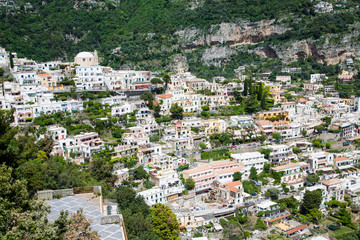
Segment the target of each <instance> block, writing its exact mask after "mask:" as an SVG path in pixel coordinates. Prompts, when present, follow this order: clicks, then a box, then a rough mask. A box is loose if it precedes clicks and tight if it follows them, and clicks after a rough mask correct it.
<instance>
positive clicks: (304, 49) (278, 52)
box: [254, 32, 360, 64]
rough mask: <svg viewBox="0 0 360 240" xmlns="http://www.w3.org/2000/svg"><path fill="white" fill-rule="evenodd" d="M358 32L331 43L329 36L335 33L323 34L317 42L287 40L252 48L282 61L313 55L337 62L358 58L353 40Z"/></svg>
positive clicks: (359, 52) (357, 49)
mask: <svg viewBox="0 0 360 240" xmlns="http://www.w3.org/2000/svg"><path fill="white" fill-rule="evenodd" d="M358 36H359V33H357V32H354V33H351V34H348V35H345V36H344V37H343V38H342V39H340V40H339V41H338V42H337V43H332V42H331V40H330V39H331V38H332V37H336V36H335V35H329V36H325V37H324V38H323V39H322V40H323V41H321V42H322V43H321V44H319V43H318V42H316V41H315V40H309V39H308V40H302V41H295V42H289V43H287V44H283V45H279V46H266V47H259V48H256V49H255V50H254V52H255V53H257V54H259V55H261V56H263V57H270V58H274V57H279V58H280V59H282V60H283V61H284V62H286V63H289V62H293V61H296V60H297V59H298V58H307V57H310V56H311V57H313V58H314V59H315V60H316V61H318V62H322V63H324V62H326V63H327V64H337V63H339V62H341V61H344V60H345V58H346V57H347V56H352V57H353V58H355V59H360V46H359V44H356V41H355V42H354V41H353V40H354V39H357V38H358Z"/></svg>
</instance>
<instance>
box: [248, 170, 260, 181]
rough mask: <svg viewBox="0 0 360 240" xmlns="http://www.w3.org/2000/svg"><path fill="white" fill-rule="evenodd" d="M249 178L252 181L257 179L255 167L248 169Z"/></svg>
mask: <svg viewBox="0 0 360 240" xmlns="http://www.w3.org/2000/svg"><path fill="white" fill-rule="evenodd" d="M249 177H250V178H251V179H253V180H257V179H258V176H257V170H256V168H255V167H251V168H250V175H249Z"/></svg>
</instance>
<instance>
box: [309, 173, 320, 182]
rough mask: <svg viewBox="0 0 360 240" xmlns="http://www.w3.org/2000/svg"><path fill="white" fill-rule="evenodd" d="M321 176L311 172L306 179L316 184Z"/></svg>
mask: <svg viewBox="0 0 360 240" xmlns="http://www.w3.org/2000/svg"><path fill="white" fill-rule="evenodd" d="M319 180H320V177H319V176H318V175H317V174H311V175H308V176H306V181H308V182H311V183H312V184H315V183H317V182H319Z"/></svg>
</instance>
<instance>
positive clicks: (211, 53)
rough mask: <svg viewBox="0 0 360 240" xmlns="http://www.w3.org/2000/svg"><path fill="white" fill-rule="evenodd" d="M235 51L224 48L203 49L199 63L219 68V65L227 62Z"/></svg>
mask: <svg viewBox="0 0 360 240" xmlns="http://www.w3.org/2000/svg"><path fill="white" fill-rule="evenodd" d="M234 53H235V51H234V50H233V49H231V48H230V47H226V46H211V47H209V48H207V49H205V51H204V53H203V54H202V57H201V61H202V62H203V63H204V64H205V65H208V66H209V65H214V66H217V67H220V66H221V64H222V63H223V62H224V61H226V60H227V58H228V57H230V56H231V55H232V54H234Z"/></svg>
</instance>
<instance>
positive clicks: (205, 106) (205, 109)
mask: <svg viewBox="0 0 360 240" xmlns="http://www.w3.org/2000/svg"><path fill="white" fill-rule="evenodd" d="M201 109H202V110H203V111H209V110H210V107H209V106H208V105H204V106H202V107H201Z"/></svg>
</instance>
